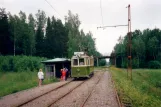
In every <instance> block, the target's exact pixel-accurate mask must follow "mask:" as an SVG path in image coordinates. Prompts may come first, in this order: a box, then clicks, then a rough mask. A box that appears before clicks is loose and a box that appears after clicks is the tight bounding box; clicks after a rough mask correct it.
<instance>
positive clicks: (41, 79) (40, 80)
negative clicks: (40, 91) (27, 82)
mask: <svg viewBox="0 0 161 107" xmlns="http://www.w3.org/2000/svg"><path fill="white" fill-rule="evenodd" d="M37 75H38V79H39V86H41V85H42V82H43V80H44V73H43V72H42V69H40V70H39V72H38V74H37Z"/></svg>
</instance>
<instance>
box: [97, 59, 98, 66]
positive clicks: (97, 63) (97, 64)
mask: <svg viewBox="0 0 161 107" xmlns="http://www.w3.org/2000/svg"><path fill="white" fill-rule="evenodd" d="M97 66H98V58H97Z"/></svg>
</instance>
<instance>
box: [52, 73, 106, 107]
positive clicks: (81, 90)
mask: <svg viewBox="0 0 161 107" xmlns="http://www.w3.org/2000/svg"><path fill="white" fill-rule="evenodd" d="M102 74H103V72H95V74H94V76H93V77H92V78H90V79H89V80H88V81H86V82H85V83H83V84H82V85H81V86H79V87H78V88H76V89H75V90H74V91H73V92H71V93H70V94H69V95H67V96H65V97H64V98H62V99H61V100H60V101H58V102H57V103H55V104H53V105H52V107H81V105H82V103H83V102H84V100H85V99H86V97H87V95H88V94H89V92H91V90H92V88H93V86H94V85H95V84H96V83H97V81H98V80H99V78H100V77H102Z"/></svg>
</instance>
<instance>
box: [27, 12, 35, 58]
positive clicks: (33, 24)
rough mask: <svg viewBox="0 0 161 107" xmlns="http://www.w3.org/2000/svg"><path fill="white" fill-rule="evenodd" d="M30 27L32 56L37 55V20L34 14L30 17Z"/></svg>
mask: <svg viewBox="0 0 161 107" xmlns="http://www.w3.org/2000/svg"><path fill="white" fill-rule="evenodd" d="M28 20H29V23H28V27H29V35H30V40H31V42H30V55H33V54H35V51H36V50H35V19H34V17H33V15H32V14H29V16H28Z"/></svg>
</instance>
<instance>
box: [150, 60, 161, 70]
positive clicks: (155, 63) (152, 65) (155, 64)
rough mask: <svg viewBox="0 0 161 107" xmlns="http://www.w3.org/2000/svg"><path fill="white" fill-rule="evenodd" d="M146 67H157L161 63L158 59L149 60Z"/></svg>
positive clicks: (160, 65)
mask: <svg viewBox="0 0 161 107" xmlns="http://www.w3.org/2000/svg"><path fill="white" fill-rule="evenodd" d="M148 68H153V69H159V68H161V64H160V62H159V61H149V62H148Z"/></svg>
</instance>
